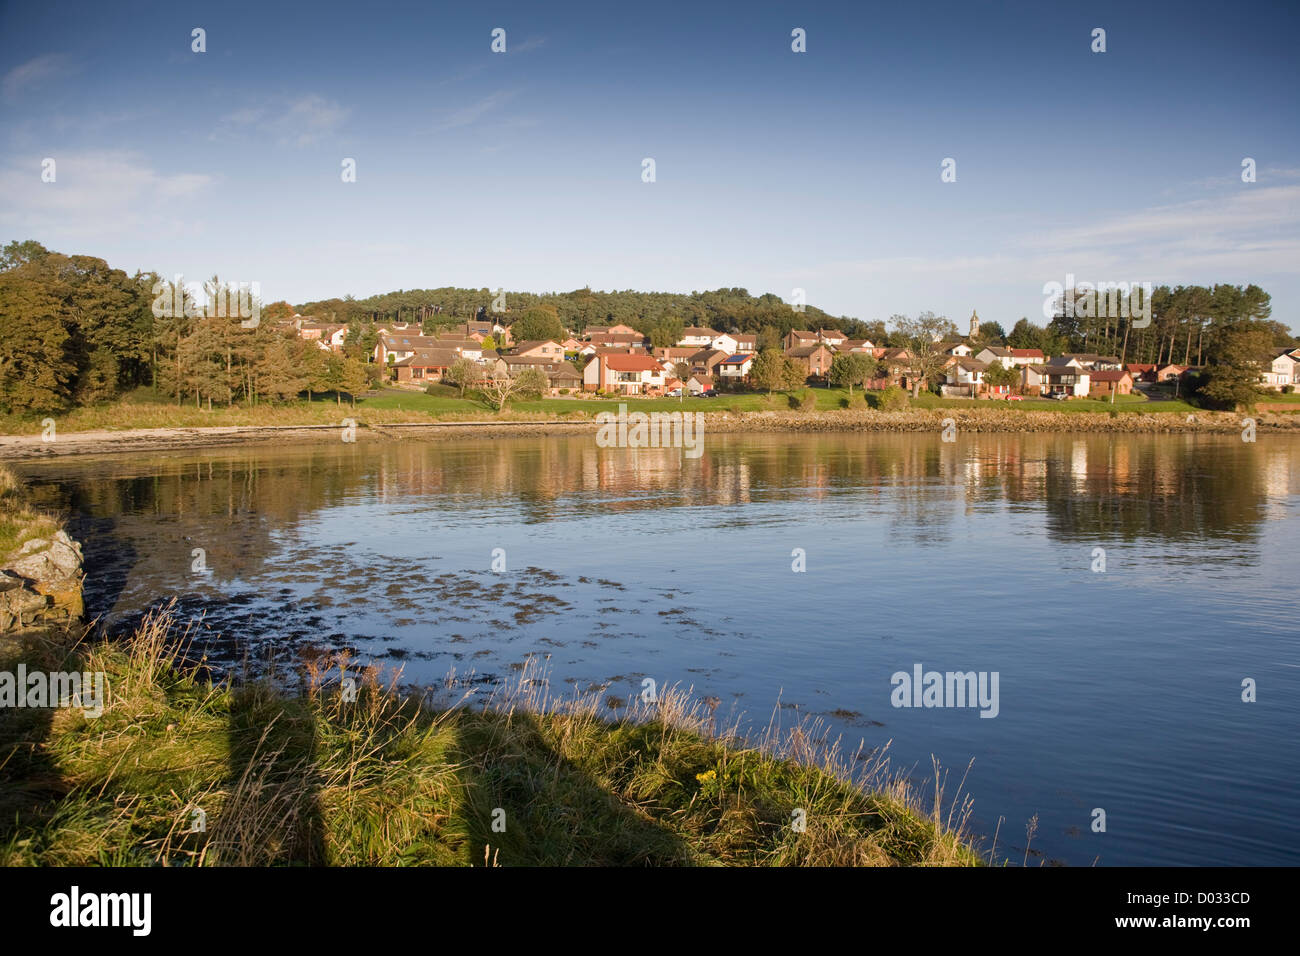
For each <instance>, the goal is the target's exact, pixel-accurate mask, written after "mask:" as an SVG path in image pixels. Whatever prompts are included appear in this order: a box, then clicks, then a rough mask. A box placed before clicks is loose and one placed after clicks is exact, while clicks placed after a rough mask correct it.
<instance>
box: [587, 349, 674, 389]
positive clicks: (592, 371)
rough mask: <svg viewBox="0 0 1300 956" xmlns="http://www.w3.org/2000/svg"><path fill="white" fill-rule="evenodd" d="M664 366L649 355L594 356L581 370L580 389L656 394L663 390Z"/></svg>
mask: <svg viewBox="0 0 1300 956" xmlns="http://www.w3.org/2000/svg"><path fill="white" fill-rule="evenodd" d="M664 376H665V370H664V367H663V366H662V365H661V364H660V363H659V361H658V360H657V359H654V358H651V357H650V356H649V355H599V354H598V355H597V356H596V357H595V358H593V359H592V360H591V361H590V362H588V363H587V367H586V368H584V369H583V370H582V387H583V390H584V391H588V392H595V391H605V392H617V393H618V394H620V395H657V394H661V393H662V392H663V390H664Z"/></svg>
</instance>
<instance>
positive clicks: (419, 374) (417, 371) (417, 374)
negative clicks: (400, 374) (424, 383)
mask: <svg viewBox="0 0 1300 956" xmlns="http://www.w3.org/2000/svg"><path fill="white" fill-rule="evenodd" d="M411 378H424V369H422V368H413V369H411Z"/></svg>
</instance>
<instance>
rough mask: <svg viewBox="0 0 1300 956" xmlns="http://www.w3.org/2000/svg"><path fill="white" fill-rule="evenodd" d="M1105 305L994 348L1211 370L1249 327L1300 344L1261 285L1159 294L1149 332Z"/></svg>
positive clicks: (1093, 300) (1016, 332) (1025, 323)
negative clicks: (1231, 337) (1233, 337)
mask: <svg viewBox="0 0 1300 956" xmlns="http://www.w3.org/2000/svg"><path fill="white" fill-rule="evenodd" d="M1098 298H1099V297H1098V296H1097V295H1096V293H1093V294H1091V295H1089V296H1086V297H1083V298H1082V299H1081V300H1080V301H1078V302H1076V303H1075V305H1074V307H1073V308H1071V309H1067V308H1063V307H1058V308H1057V314H1056V316H1055V318H1053V319H1052V320H1051V321H1050V322H1048V323H1047V325H1046V326H1039V325H1035V324H1034V323H1033V322H1031V321H1029V319H1027V318H1022V319H1021V320H1020V321H1019V322H1017V323H1016V324H1015V326H1014V327H1013V328H1012V329H1011V331H1010V332H1009V333H1007V334H1006V335H1005V337H1004V342H1003V343H994V344H1006V345H1007V346H1008V347H1009V348H1019V349H1033V348H1037V349H1042V350H1043V351H1044V352H1045V353H1046V354H1049V355H1055V354H1059V353H1061V352H1095V353H1098V354H1101V355H1117V356H1120V357H1121V358H1122V359H1123V360H1124V361H1125V362H1140V363H1146V364H1154V365H1164V364H1167V363H1175V364H1180V365H1205V364H1207V362H1208V361H1209V359H1210V358H1211V357H1212V356H1213V354H1214V352H1215V350H1216V349H1218V348H1219V346H1220V344H1221V343H1220V338H1221V336H1222V334H1223V333H1224V332H1225V331H1226V330H1231V329H1234V328H1236V327H1238V326H1239V325H1240V323H1243V322H1250V323H1258V324H1259V326H1258V327H1259V328H1262V329H1264V330H1265V331H1266V332H1267V333H1268V338H1269V343H1268V345H1269V347H1273V346H1277V347H1281V346H1288V345H1295V344H1296V339H1295V336H1294V335H1293V334H1292V333H1291V330H1290V329H1288V328H1287V327H1286V326H1285V325H1284V324H1282V323H1281V322H1275V321H1272V320H1271V318H1270V317H1271V315H1272V309H1273V307H1272V302H1271V299H1270V297H1269V294H1268V293H1267V292H1265V291H1264V290H1263V289H1261V288H1260V287H1259V286H1256V285H1247V286H1234V285H1214V286H1208V287H1207V286H1177V287H1175V288H1170V287H1169V286H1160V287H1158V288H1156V289H1154V290H1153V291H1152V294H1151V303H1150V315H1149V318H1150V324H1149V325H1145V326H1143V327H1141V328H1139V327H1137V326H1136V325H1135V320H1134V318H1132V317H1130V318H1123V317H1117V316H1115V315H1113V314H1111V313H1112V312H1113V311H1114V310H1113V309H1111V308H1108V307H1105V300H1104V299H1103V301H1102V303H1100V304H1099V303H1098V301H1097V300H1098ZM1062 305H1063V303H1062ZM1131 311H1132V309H1131V308H1130V312H1131ZM1102 313H1104V314H1102ZM983 331H984V327H983V326H981V332H983ZM1266 350H1267V349H1266Z"/></svg>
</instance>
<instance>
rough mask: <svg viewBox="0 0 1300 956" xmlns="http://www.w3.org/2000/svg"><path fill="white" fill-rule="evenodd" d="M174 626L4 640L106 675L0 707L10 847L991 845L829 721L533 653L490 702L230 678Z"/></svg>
mask: <svg viewBox="0 0 1300 956" xmlns="http://www.w3.org/2000/svg"><path fill="white" fill-rule="evenodd" d="M177 628H178V625H177V624H176V623H175V622H174V621H173V620H172V619H171V618H170V617H169V616H168V614H167V613H161V614H159V615H156V616H154V617H151V618H149V619H147V620H146V621H145V623H144V624H143V625H142V626H141V628H140V630H139V631H138V632H137V633H136V635H135V636H134V637H133V638H132V639H130V640H128V641H125V642H121V643H115V644H94V645H85V644H83V645H80V646H74V647H72V648H71V649H69V647H68V645H67V644H66V643H64V642H61V641H56V640H53V639H46V638H33V639H31V640H29V641H28V642H27V643H26V644H24V645H22V646H21V647H19V646H10V648H9V649H8V651H5V652H0V669H9V670H12V669H13V667H14V666H15V664H16V662H17V661H18V660H22V661H25V662H26V664H27V666H28V668H29V671H30V670H31V669H43V670H47V671H72V670H76V671H89V672H95V671H102V672H104V673H105V674H106V675H107V684H108V686H109V688H110V691H109V693H108V695H107V696H108V702H107V704H106V707H105V709H104V711H103V713H102V715H100V716H98V717H88V716H86V715H84V714H83V712H82V710H80V709H76V708H64V709H58V710H49V709H35V708H21V709H20V708H12V707H10V708H3V709H0V865H3V866H71V865H112V866H130V865H141V866H148V865H158V864H162V865H173V866H177V865H179V866H187V865H294V864H305V865H338V866H347V865H370V866H393V865H454V866H476V865H478V866H481V865H500V866H528V865H629V866H630V865H637V866H641V865H714V866H716V865H739V866H770V865H868V866H895V865H944V866H947V865H956V866H968V865H976V864H979V863H980V862H982V857H981V856H980V855H978V854H977V853H976V852H974V851H973V850H972V849H971V847H970V844H969V842H968V841H967V839H966V821H967V818H968V816H969V812H970V803H969V799H968V798H964V797H962V796H961V793H960V791H961V786H960V784H958V786H957V792H956V793H954V794H953V795H952V796H951V797H946V796H945V794H944V788H945V786H946V785H947V776H946V774H940V773H939V772H938V771H937V770H936V772H935V782H934V792H933V794H932V795H928V797H927V802H929V803H931V804H932V806H930V807H929V808H928V809H922V806H921V800H920V798H919V797H918V796H917V795H916V794H915V792H914V791H913V790H911V789H910V788H909V786H908V785H906V784H905V783H903V782H902V781H900V780H896V779H890V778H889V777H888V774H887V766H886V765H885V763H884V762H883V760H882V758H881V757H880V755H876V756H874V757H869V756H868V755H865V754H862V755H858V754H850V755H847V756H844V757H842V756H841V755H840V754H839V753H838V752H837V750H836V748H835V747H834V746H833V745H830V746H828V745H826V744H825V743H823V742H822V741H821V740H820V739H819V738H820V735H821V731H820V730H819V728H818V727H816V726H815V725H810V724H807V723H803V724H799V725H797V726H795V727H793V728H791V729H788V730H786V731H785V732H783V733H777V732H770V733H769V736H768V737H767V739H765V740H764V741H761V742H758V743H750V742H747V741H744V740H742V739H740V738H739V737H737V736H735V735H734V734H733V733H731V732H728V731H725V730H724V731H723V732H721V733H715V731H714V729H713V727H712V719H711V717H710V711H709V709H708V707H707V705H705V704H700V703H696V704H692V703H691V702H690V701H689V700H688V699H687V698H686V697H685V695H683V694H681V693H678V692H676V691H671V690H670V691H669V692H667V693H664V694H661V696H660V699H659V701H658V703H657V704H642V703H640V702H639V701H635V702H633V703H632V704H630V705H629V707H628V709H627V710H626V711H624V713H625V716H624V717H623V719H621V720H618V721H614V722H611V721H607V720H603V719H601V718H600V717H598V716H597V714H598V711H599V708H600V701H598V700H597V699H596V698H594V697H592V698H588V699H585V700H576V699H571V700H568V701H563V702H561V701H556V700H552V699H549V698H548V697H547V696H546V694H545V692H544V690H542V688H543V687H544V684H543V683H542V682H541V681H540V680H539V678H540V677H542V676H544V675H542V674H540V673H539V672H537V671H535V670H532V669H530V668H525V670H524V671H523V673H522V675H521V676H520V677H519V678H518V679H517V680H516V681H515V682H514V683H513V684H512V685H511V686H510V687H508V688H505V689H501V690H499V691H497V692H495V693H494V694H493V695H492V697H491V699H490V700H488V701H486V702H485V703H484V704H482V705H480V706H477V707H475V708H472V709H471V708H468V707H465V706H455V703H456V702H455V701H452V702H451V704H450V705H448V704H444V705H442V706H432V705H426V704H424V703H422V702H420V701H417V700H415V699H413V698H411V697H409V696H403V695H402V694H400V693H397V692H396V691H395V690H394V688H393V681H392V680H390V681H389V682H388V684H387V685H385V684H384V678H383V677H382V676H381V675H380V674H378V673H376V671H375V670H373V669H371V670H360V669H359V668H357V667H356V666H355V664H353V662H351V661H349V660H348V659H346V657H337V656H334V655H322V656H313V655H304V656H303V657H302V658H301V659H300V661H299V662H298V667H297V675H298V676H297V679H295V680H293V681H291V682H289V683H287V684H285V683H282V686H291V687H292V689H291V690H283V689H276V688H275V687H273V686H271V685H270V684H268V683H233V684H232V683H229V682H220V683H214V682H213V681H212V680H211V678H210V677H208V676H205V672H204V670H203V669H202V668H199V669H195V668H192V667H182V666H181V664H180V662H181V658H179V657H178V656H177V651H176V647H177V637H178V630H177ZM344 671H346V672H347V673H348V674H349V675H353V674H355V675H358V678H357V680H358V689H357V694H356V696H355V699H353V700H349V699H346V697H345V695H343V694H341V693H340V690H339V688H340V677H341V675H342V674H343V673H344ZM864 761H865V762H864ZM849 767H857V768H859V769H858V772H857V774H856V776H857V780H858V782H857V783H855V782H851V777H850V771H849V769H848V768H849ZM862 768H868V769H866V770H862ZM963 779H964V778H963ZM859 784H864V785H862V786H860V785H859ZM927 789H928V788H927ZM945 805H946V807H947V809H946V810H944V807H945ZM197 811H202V814H203V815H202V816H200V815H199V814H198V812H197ZM796 811H802V813H801V814H800V813H796ZM796 820H803V821H805V826H804V827H803V828H802V829H800V828H798V827H797V826H796V825H794V821H796ZM196 821H201V822H202V827H199V826H198V825H197V823H196ZM992 853H993V851H992V850H991V851H990V853H989V858H992Z"/></svg>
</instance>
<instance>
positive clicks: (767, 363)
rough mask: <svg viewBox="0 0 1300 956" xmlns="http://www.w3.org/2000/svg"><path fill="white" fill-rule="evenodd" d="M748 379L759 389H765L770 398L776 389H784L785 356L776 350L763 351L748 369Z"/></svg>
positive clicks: (785, 379)
mask: <svg viewBox="0 0 1300 956" xmlns="http://www.w3.org/2000/svg"><path fill="white" fill-rule="evenodd" d="M749 378H750V381H752V382H753V383H754V384H755V385H757V386H758V387H759V388H765V389H767V394H768V397H769V398H770V397H771V395H772V393H773V392H775V391H776V390H777V389H778V388H785V387H786V382H787V380H788V377H787V371H786V356H784V355H782V354H781V353H780V352H778V351H777V350H776V349H764V350H763V351H762V352H759V353H758V357H757V358H755V359H754V364H753V365H751V366H750V367H749Z"/></svg>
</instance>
